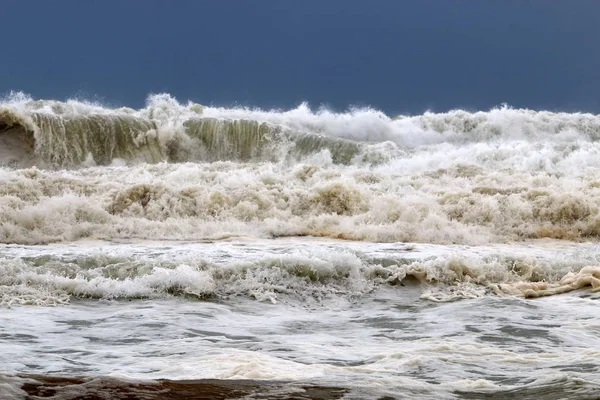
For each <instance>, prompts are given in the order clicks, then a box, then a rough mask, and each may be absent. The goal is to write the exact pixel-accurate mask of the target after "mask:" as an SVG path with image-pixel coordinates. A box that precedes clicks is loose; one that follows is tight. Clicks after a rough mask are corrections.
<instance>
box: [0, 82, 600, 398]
mask: <svg viewBox="0 0 600 400" xmlns="http://www.w3.org/2000/svg"><path fill="white" fill-rule="evenodd" d="M0 195H1V196H0V398H2V399H4V398H6V399H26V398H32V399H33V398H35V399H37V398H52V399H75V398H83V397H85V396H87V397H86V398H115V399H119V398H123V399H125V398H144V399H166V398H198V399H199V398H221V399H233V398H288V399H296V398H297V399H300V398H321V399H338V398H346V399H390V398H393V399H403V398H423V399H426V398H431V399H440V398H443V399H462V398H465V399H479V398H481V399H483V398H498V399H503V398H531V399H563V398H577V399H596V398H600V395H598V393H600V392H599V389H600V378H599V376H600V321H599V320H598V318H597V315H598V307H599V304H600V302H599V300H600V243H599V242H598V237H599V235H600V116H596V115H591V114H575V113H554V112H547V111H531V110H518V109H512V108H510V107H501V108H497V109H493V110H489V111H481V112H474V113H471V112H466V111H462V110H456V111H451V112H448V113H444V114H434V113H425V114H423V115H417V116H397V117H390V116H387V115H385V114H383V113H381V112H379V111H377V110H373V109H364V108H363V109H353V110H349V111H348V112H345V113H335V112H332V111H329V110H326V109H322V110H318V111H313V110H311V109H310V108H309V107H308V106H306V105H301V106H299V107H298V108H296V109H293V110H272V111H264V110H253V109H242V108H237V109H225V108H215V107H205V106H202V105H199V104H192V103H188V104H184V103H179V102H178V101H176V100H175V99H174V98H172V97H170V96H169V95H164V94H163V95H154V96H150V97H149V99H148V103H147V106H146V107H145V108H144V109H140V110H133V109H129V108H120V109H114V108H108V107H105V106H102V105H99V104H93V103H89V102H85V101H78V100H71V101H67V102H59V101H52V100H34V99H31V98H29V97H28V96H26V95H23V94H21V93H14V94H12V95H11V96H9V97H7V98H5V99H4V100H3V101H2V103H1V104H0ZM94 396H96V397H94ZM102 396H104V397H102ZM202 396H205V397H202Z"/></svg>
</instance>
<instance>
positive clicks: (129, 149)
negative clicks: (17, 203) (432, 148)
mask: <svg viewBox="0 0 600 400" xmlns="http://www.w3.org/2000/svg"><path fill="white" fill-rule="evenodd" d="M548 138H552V140H555V141H559V142H565V141H566V142H572V141H578V140H579V141H587V142H595V141H597V140H598V138H600V118H599V117H598V116H595V115H592V114H569V113H552V112H546V111H541V112H536V111H531V110H515V109H510V108H508V107H502V108H498V109H493V110H491V111H489V112H476V113H469V112H466V111H462V110H457V111H451V112H448V113H443V114H434V113H425V114H423V115H419V116H412V117H410V116H399V117H395V118H391V117H388V116H386V115H385V114H383V113H381V112H379V111H376V110H373V109H353V110H350V111H349V112H346V113H335V112H331V111H329V110H319V111H317V112H313V111H311V110H310V109H309V108H308V106H307V105H306V104H302V105H300V106H299V107H298V108H296V109H294V110H289V111H277V110H274V111H262V110H251V109H243V108H233V109H227V108H215V107H205V106H202V105H199V104H194V103H187V104H181V103H179V102H177V101H176V100H175V99H174V98H172V97H171V96H169V95H165V94H161V95H153V96H150V97H149V98H148V104H147V107H146V108H143V109H140V110H133V109H130V108H118V109H112V108H105V107H102V106H100V105H97V104H92V103H87V102H82V101H77V100H69V101H67V102H60V101H54V100H33V99H31V98H29V97H28V96H26V95H24V94H22V93H13V94H12V95H11V96H9V97H8V98H7V99H6V100H5V101H4V102H2V103H0V144H1V145H2V148H3V150H2V151H1V152H0V165H8V166H18V167H27V166H33V165H35V166H38V167H44V168H72V167H77V166H90V165H110V164H112V163H114V162H117V163H119V162H125V163H127V164H137V163H158V162H189V161H191V162H214V161H224V160H231V161H282V160H292V161H297V160H299V159H303V158H305V157H309V156H311V155H315V154H318V153H320V152H327V153H329V155H330V157H331V159H332V161H333V162H334V163H338V164H352V163H358V164H360V165H363V164H367V165H372V164H378V163H381V162H387V161H389V160H390V159H394V158H397V157H402V156H403V155H404V154H405V152H406V150H410V149H414V148H418V147H420V146H429V145H436V144H441V143H447V144H465V143H477V142H493V141H499V140H500V141H502V140H527V141H536V140H538V141H539V140H547V139H548ZM382 143H386V144H385V145H384V146H382V145H381V144H382ZM377 144H379V145H377ZM373 145H375V146H373Z"/></svg>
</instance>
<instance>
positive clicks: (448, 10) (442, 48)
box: [0, 0, 600, 114]
mask: <svg viewBox="0 0 600 400" xmlns="http://www.w3.org/2000/svg"><path fill="white" fill-rule="evenodd" d="M2 14H3V18H2V37H3V40H2V59H1V61H0V93H5V92H7V91H9V90H21V91H24V92H26V93H29V94H31V95H33V96H34V97H36V98H55V99H65V98H68V97H75V96H80V97H81V96H83V97H87V98H89V99H94V100H100V101H103V102H105V103H107V104H111V105H115V106H121V105H128V106H132V107H140V106H143V104H144V101H145V99H146V96H147V95H148V93H157V92H169V93H171V94H173V95H174V96H176V97H177V98H178V99H180V100H193V101H196V102H199V103H203V104H214V105H225V106H231V105H235V104H239V105H246V106H258V107H262V108H273V107H276V108H289V107H294V106H296V105H298V104H299V103H300V102H302V101H308V102H309V103H310V104H311V106H313V107H318V106H319V105H321V104H325V105H328V106H329V107H332V108H335V109H346V108H347V107H348V106H349V105H361V106H364V105H370V106H373V107H376V108H379V109H382V110H384V111H386V112H387V113H390V114H397V113H419V112H422V111H424V110H426V109H431V110H435V111H444V110H447V109H449V108H456V107H462V108H467V109H471V110H473V109H488V108H490V107H492V106H495V105H499V104H501V103H503V102H506V103H509V104H510V105H512V106H515V107H528V108H535V109H541V108H544V109H552V110H568V111H572V110H584V111H592V112H596V113H598V112H600V51H599V50H598V49H599V48H600V45H599V44H598V42H599V41H600V1H597V0H588V1H583V0H579V1H578V0H568V1H567V0H564V1H558V0H557V1H553V0H538V1H526V0H520V1H511V0H502V1H500V0H472V1H458V0H414V1H402V0H360V1H359V0H255V1H249V0H248V1H245V0H187V1H186V0H177V1H171V0H128V1H122V0H101V1H81V0H57V1H46V0H39V1H31V0H18V1H17V0H7V1H5V2H3V4H2Z"/></svg>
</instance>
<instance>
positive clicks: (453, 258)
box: [0, 242, 600, 306]
mask: <svg viewBox="0 0 600 400" xmlns="http://www.w3.org/2000/svg"><path fill="white" fill-rule="evenodd" d="M327 243H328V242H324V243H321V244H318V243H313V245H312V246H311V247H304V246H302V245H292V246H289V244H288V246H287V247H286V246H285V245H277V244H273V245H271V247H269V246H265V245H264V244H262V245H253V244H252V243H243V242H242V243H239V244H235V243H234V244H232V245H229V246H219V245H216V246H213V245H211V244H204V245H200V246H196V247H190V246H185V245H183V246H175V247H173V248H165V247H161V246H153V247H150V248H145V247H139V246H137V247H136V246H130V245H120V246H115V245H112V248H100V249H97V250H94V249H93V248H92V249H91V251H90V250H87V251H86V250H85V248H84V249H83V250H82V249H81V248H79V249H77V248H72V249H68V251H67V252H65V253H64V254H52V253H49V254H43V250H42V254H40V252H39V251H37V253H35V254H33V253H32V254H31V255H28V254H20V257H14V256H10V255H7V256H5V257H3V258H0V306H10V305H15V304H34V305H57V304H64V303H68V302H69V301H70V299H71V298H73V297H75V298H95V299H137V298H164V297H169V296H171V297H172V296H178V297H191V298H196V299H209V298H215V297H216V298H221V299H224V298H230V297H238V296H241V297H250V298H254V299H256V300H259V301H270V302H274V303H275V302H279V301H285V302H290V301H292V302H294V303H295V304H304V305H306V304H314V303H320V302H322V301H327V300H331V299H338V298H340V297H342V298H346V299H356V298H361V297H364V296H368V295H369V294H370V293H372V292H373V291H374V290H376V289H377V288H381V287H382V286H383V287H385V286H415V284H417V287H418V286H420V292H421V293H420V296H421V297H422V298H426V299H429V300H433V301H451V300H455V299H460V298H475V297H480V296H484V295H487V294H492V293H494V294H497V295H515V296H521V297H527V298H531V297H541V296H549V295H553V294H559V293H567V292H571V291H574V290H578V289H582V288H589V289H591V290H592V291H598V290H600V266H598V262H599V261H600V253H598V251H591V252H590V251H588V252H587V253H586V255H585V256H577V254H578V251H579V248H578V247H573V248H571V249H563V250H561V251H557V250H552V251H549V250H545V251H542V252H540V251H541V250H538V253H537V254H536V253H535V252H532V251H531V250H532V249H531V248H528V247H527V246H523V247H521V248H519V247H518V246H513V247H507V248H506V249H504V250H502V249H494V248H491V249H489V248H488V249H484V250H481V249H478V248H471V249H468V248H463V249H448V248H447V247H441V246H440V247H438V248H435V247H433V248H419V247H418V246H416V247H415V246H412V247H407V246H404V247H397V246H396V247H392V248H384V249H377V248H375V249H372V248H371V249H367V248H364V249H363V248H357V249H352V248H351V247H344V246H340V245H339V243H329V244H327ZM507 249H508V250H507ZM34 250H35V249H34V248H30V250H29V251H34ZM365 250H366V251H365ZM459 250H460V251H459ZM588 250H589V249H588ZM25 251H28V250H27V249H25ZM148 251H149V254H148V253H147V252H148ZM436 253H437V254H436ZM519 253H520V254H519ZM418 295H419V294H418Z"/></svg>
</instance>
